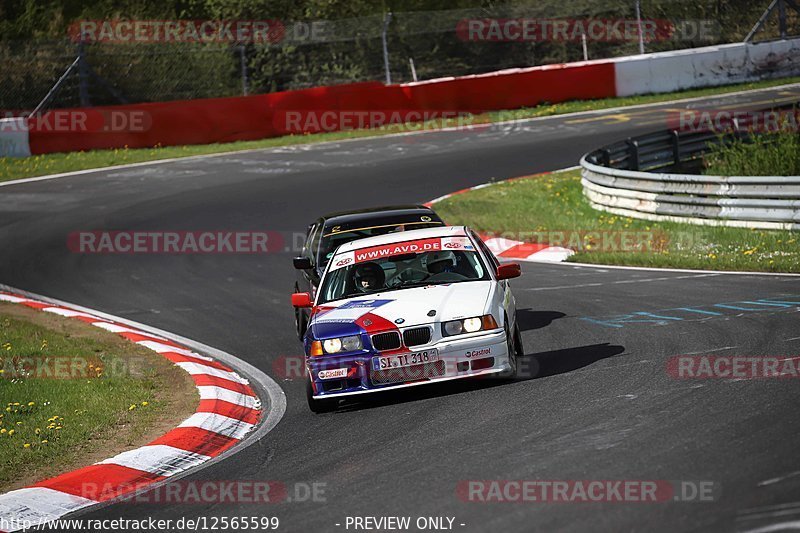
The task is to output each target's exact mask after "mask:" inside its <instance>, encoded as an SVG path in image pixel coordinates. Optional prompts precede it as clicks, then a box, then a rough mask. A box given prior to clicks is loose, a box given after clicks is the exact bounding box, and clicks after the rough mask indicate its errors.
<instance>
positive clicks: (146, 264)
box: [0, 88, 800, 532]
mask: <svg viewBox="0 0 800 533" xmlns="http://www.w3.org/2000/svg"><path fill="white" fill-rule="evenodd" d="M798 94H800V88H794V89H792V90H791V91H787V90H786V89H777V90H773V91H769V92H760V93H757V94H752V95H746V96H732V97H717V98H711V99H708V100H705V101H703V102H702V103H698V102H693V103H691V106H692V107H707V108H714V109H717V108H719V107H721V106H731V107H741V106H745V107H747V106H753V107H763V106H765V105H768V104H769V103H770V102H771V101H772V100H774V99H785V98H791V97H792V95H794V98H795V99H796V98H797V95H798ZM686 105H687V104H676V103H671V104H665V105H662V106H659V107H655V108H652V107H651V108H647V109H637V110H631V111H629V112H626V113H622V112H620V111H608V112H603V113H597V114H592V115H581V116H577V117H576V116H570V117H553V118H549V119H545V120H537V121H532V122H527V123H521V124H513V125H505V126H494V127H491V128H483V129H477V130H471V131H448V132H438V133H427V134H424V135H407V136H395V137H387V138H379V139H372V140H369V139H368V140H360V141H356V142H342V143H329V144H322V145H312V146H298V147H290V148H283V149H271V150H263V151H258V152H249V153H243V154H230V155H223V156H219V157H213V158H205V159H194V160H186V161H178V162H172V163H165V164H153V165H145V166H139V167H135V168H129V169H119V170H109V171H103V172H97V173H91V174H86V175H81V176H74V177H67V178H62V179H55V180H48V181H39V182H34V183H26V184H18V185H9V186H4V187H0V199H2V202H0V249H2V250H3V252H2V261H0V282H3V283H7V284H9V285H12V286H15V287H18V288H21V289H26V290H30V291H33V292H37V293H40V294H45V295H48V296H52V297H55V298H59V299H63V300H66V301H70V302H74V303H77V304H80V305H84V306H88V307H92V308H96V309H99V310H102V311H105V312H108V313H112V314H115V315H119V316H122V317H125V318H129V319H132V320H137V321H140V322H143V323H146V324H149V325H153V326H155V327H158V328H162V329H165V330H169V331H173V332H175V333H178V334H180V335H183V336H186V337H189V338H193V339H196V340H198V341H200V342H203V343H206V344H209V345H211V346H215V347H219V348H220V349H223V350H225V351H227V352H229V353H232V354H236V355H238V356H239V357H241V358H243V359H245V360H246V361H248V362H249V363H251V364H253V365H256V366H257V367H259V368H261V369H262V370H264V371H265V372H267V373H268V374H270V375H271V376H273V377H274V378H275V379H276V381H278V382H279V383H280V384H281V386H282V387H283V389H284V391H285V392H286V395H287V400H288V407H287V411H286V414H285V416H284V418H283V420H282V421H281V422H280V423H279V424H278V426H277V427H276V428H275V429H274V430H273V431H272V432H271V433H269V434H268V435H267V436H266V437H265V438H263V439H262V440H261V441H260V442H259V443H258V444H256V445H253V446H251V447H249V448H247V449H246V450H244V451H243V452H241V453H239V454H237V455H235V456H234V457H233V458H231V459H230V460H228V461H223V462H221V463H218V464H216V465H213V466H211V467H209V468H207V469H204V470H201V471H200V472H198V473H196V474H195V475H193V476H192V477H191V478H190V479H198V480H253V479H257V480H276V481H282V482H284V483H286V484H287V485H288V486H290V487H291V486H292V484H293V483H295V482H307V483H312V482H317V483H319V482H322V483H325V484H326V486H325V497H326V499H327V502H326V503H320V502H304V503H298V502H296V501H295V502H290V503H289V502H284V503H280V504H275V505H269V506H263V505H262V506H255V505H252V504H246V503H243V504H237V505H230V504H225V505H188V504H184V505H179V504H174V505H156V504H132V503H122V504H117V505H114V506H109V507H106V508H102V509H99V510H95V511H93V512H91V513H89V514H87V515H84V516H91V517H94V518H116V517H127V518H142V517H146V516H153V517H156V518H167V517H171V518H180V517H181V516H191V517H195V516H201V515H202V516H256V515H259V516H260V515H275V516H278V517H279V518H280V520H281V527H280V530H283V531H337V530H341V531H344V530H345V527H344V525H345V519H346V517H347V516H382V515H392V516H397V515H399V516H411V517H412V521H413V519H416V517H419V516H449V517H455V522H454V528H455V529H456V530H458V531H465V532H466V531H530V530H537V531H553V530H566V529H569V530H577V529H580V530H592V531H634V530H641V531H644V530H648V531H649V530H663V531H676V530H682V531H709V530H719V531H732V530H741V531H746V530H751V529H755V528H758V527H762V526H766V525H769V524H777V523H780V522H789V521H793V520H794V521H796V520H800V475H798V473H799V471H800V456H798V453H797V451H798V435H800V416H799V415H798V411H797V409H798V405H800V402H798V400H800V390H799V389H798V387H800V384H798V382H797V380H792V379H781V380H763V379H762V380H741V381H725V380H678V379H675V378H673V377H670V375H669V374H668V373H667V370H666V364H667V360H668V359H669V357H670V356H673V355H686V354H701V353H707V354H719V355H781V356H788V355H798V354H800V314H798V309H799V308H798V306H797V305H792V304H789V305H784V306H781V305H771V306H770V305H763V302H762V304H758V303H752V302H756V301H757V300H763V299H772V301H773V302H774V301H776V300H778V301H784V302H794V303H795V304H797V302H800V278H798V277H789V276H754V275H731V274H710V273H705V274H698V273H685V272H655V271H644V270H641V271H639V270H637V271H634V270H617V269H603V268H589V267H580V266H569V265H563V264H557V265H552V264H551V265H547V264H526V265H524V266H523V277H522V278H520V279H519V280H515V281H514V282H513V283H512V285H513V286H514V288H515V293H516V296H517V305H518V308H519V309H520V320H521V324H522V327H523V330H524V331H523V336H524V343H525V347H526V353H527V356H526V359H527V360H528V364H529V365H530V366H531V367H532V368H535V369H536V372H535V373H536V376H535V377H534V378H533V379H528V380H524V381H519V382H515V383H507V382H502V381H500V380H483V381H480V382H469V383H464V382H462V383H453V384H449V385H446V386H443V387H420V388H416V389H411V390H410V391H408V392H406V393H403V394H394V395H391V396H389V397H385V398H382V399H380V400H376V401H374V402H369V403H362V404H353V405H351V406H350V407H348V408H345V409H343V410H341V411H339V412H336V413H332V414H325V415H314V414H312V413H311V412H310V411H309V410H308V408H307V406H306V402H305V398H304V383H303V381H302V380H300V379H294V380H285V379H282V376H281V375H280V373H281V369H280V368H281V361H282V360H283V359H281V358H282V357H284V356H299V355H300V354H301V353H302V348H301V346H300V344H299V342H298V341H297V339H296V337H295V334H294V322H293V315H292V309H291V307H290V305H289V292H290V290H291V288H292V284H293V279H294V271H293V270H292V266H291V257H292V252H291V251H284V252H280V253H272V254H262V255H236V254H228V255H156V254H151V255H147V254H145V255H89V254H84V255H81V254H76V253H71V252H70V251H69V250H68V249H67V246H66V239H67V235H68V234H69V233H70V232H74V231H81V230H153V231H156V230H203V229H208V230H223V229H234V230H264V229H268V230H273V231H279V232H282V233H284V234H288V233H291V232H303V231H304V230H305V227H306V225H307V224H308V223H309V222H310V221H311V220H312V218H313V217H314V216H316V215H317V214H318V213H321V212H327V211H335V210H344V209H349V208H357V207H365V206H373V205H380V204H390V203H402V202H423V201H426V200H429V199H431V198H434V197H437V196H440V195H442V194H445V193H447V192H450V191H453V190H456V189H461V188H464V187H468V186H472V185H476V184H479V183H484V182H486V181H489V180H490V179H492V178H494V179H503V178H509V177H513V176H520V175H525V174H531V173H535V172H540V171H546V170H554V169H558V168H563V167H567V166H572V165H575V164H577V161H578V159H579V157H580V156H581V155H582V154H584V153H585V152H588V151H589V150H591V149H593V148H596V147H598V146H599V145H601V144H605V143H607V142H613V141H616V140H619V139H621V138H624V137H627V136H629V135H633V134H638V133H643V132H647V131H651V130H657V129H662V128H664V127H665V115H666V114H667V113H669V111H668V110H676V109H680V108H682V107H684V106H686ZM289 244H291V243H288V242H287V245H289ZM742 302H751V303H742ZM698 310H700V311H698ZM703 310H705V311H706V312H702V311H703ZM637 313H638V314H637ZM648 313H649V314H648ZM623 315H624V316H627V317H628V318H624V317H623ZM620 317H623V318H620ZM631 317H634V318H636V319H637V320H633V319H632V318H631ZM658 317H660V318H658ZM665 317H668V318H665ZM487 479H499V480H505V479H538V480H590V479H595V480H623V479H631V480H646V479H651V480H708V481H713V482H714V483H715V484H716V485H715V486H716V487H717V489H719V492H718V493H715V494H716V500H715V501H713V502H693V503H686V502H660V503H603V504H601V503H580V504H569V503H530V502H529V503H523V504H520V503H491V504H486V503H469V502H464V501H462V500H460V499H459V497H458V496H457V494H456V488H457V486H458V483H459V481H463V480H487ZM291 495H292V494H291V493H290V496H291ZM336 524H340V525H339V526H337V525H336ZM461 524H463V525H461ZM351 530H352V529H351Z"/></svg>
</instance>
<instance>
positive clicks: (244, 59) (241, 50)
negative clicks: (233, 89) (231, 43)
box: [239, 44, 248, 96]
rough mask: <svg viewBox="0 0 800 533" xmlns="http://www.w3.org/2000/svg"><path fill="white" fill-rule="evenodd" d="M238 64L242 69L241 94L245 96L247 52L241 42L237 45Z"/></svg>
mask: <svg viewBox="0 0 800 533" xmlns="http://www.w3.org/2000/svg"><path fill="white" fill-rule="evenodd" d="M239 65H240V69H241V71H242V95H243V96H247V93H248V90H247V52H246V50H245V47H244V45H243V44H240V45H239Z"/></svg>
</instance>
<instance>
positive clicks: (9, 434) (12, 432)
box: [8, 429, 16, 437]
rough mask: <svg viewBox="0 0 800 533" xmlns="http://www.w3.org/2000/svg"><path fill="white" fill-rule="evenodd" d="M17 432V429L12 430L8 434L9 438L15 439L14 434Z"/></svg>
mask: <svg viewBox="0 0 800 533" xmlns="http://www.w3.org/2000/svg"><path fill="white" fill-rule="evenodd" d="M15 431H16V430H15V429H12V430H10V431H9V432H8V436H9V437H13V436H14V432H15Z"/></svg>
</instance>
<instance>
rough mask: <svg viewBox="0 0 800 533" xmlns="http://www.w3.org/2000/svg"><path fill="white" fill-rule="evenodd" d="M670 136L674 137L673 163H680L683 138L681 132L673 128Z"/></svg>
mask: <svg viewBox="0 0 800 533" xmlns="http://www.w3.org/2000/svg"><path fill="white" fill-rule="evenodd" d="M670 137H671V138H672V159H673V162H672V164H673V165H679V164H680V162H681V139H680V134H679V133H678V131H677V130H672V131H671V132H670Z"/></svg>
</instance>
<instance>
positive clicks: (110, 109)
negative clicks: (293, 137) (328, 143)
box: [0, 39, 800, 156]
mask: <svg viewBox="0 0 800 533" xmlns="http://www.w3.org/2000/svg"><path fill="white" fill-rule="evenodd" d="M794 75H800V39H787V40H779V41H771V42H764V43H757V44H751V43H740V44H736V45H725V46H712V47H704V48H695V49H690V50H680V51H675V52H660V53H654V54H643V55H637V56H632V57H625V58H617V59H609V60H598V61H581V62H575V63H564V64H557V65H544V66H538V67H530V68H524V69H507V70H501V71H496V72H491V73H487V74H477V75H471V76H460V77H449V78H439V79H435V80H427V81H422V82H416V83H415V82H412V83H405V84H384V83H380V82H364V83H353V84H343V85H334V86H326V87H314V88H310V89H301V90H293V91H283V92H275V93H268V94H260V95H253V96H239V97H230V98H209V99H195V100H177V101H172V102H156V103H144V104H130V105H121V106H104V107H92V108H74V109H57V110H51V111H47V112H44V113H41V114H37V115H35V116H31V117H27V118H24V119H16V118H15V119H0V156H26V155H31V154H44V153H50V152H70V151H80V150H96V149H108V148H122V147H128V148H146V147H153V146H158V145H160V146H169V145H186V144H209V143H221V142H232V141H239V140H253V139H262V138H267V137H276V136H282V135H287V134H309V133H318V132H330V131H339V130H345V129H354V128H360V127H374V126H375V125H376V122H377V125H380V126H383V125H386V124H390V123H405V122H415V121H424V120H426V119H428V118H437V117H442V116H445V115H447V116H452V114H454V113H456V114H467V113H468V114H476V113H482V112H486V111H492V110H504V109H517V108H522V107H532V106H536V105H539V104H542V103H544V102H548V103H558V102H564V101H569V100H591V99H598V98H609V97H614V96H627V95H631V94H645V93H658V92H670V91H674V90H678V89H686V88H696V87H708V86H717V85H724V84H726V83H734V82H741V81H750V80H760V79H767V78H780V77H786V76H794ZM365 118H366V122H365Z"/></svg>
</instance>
